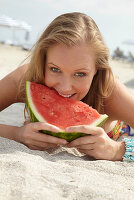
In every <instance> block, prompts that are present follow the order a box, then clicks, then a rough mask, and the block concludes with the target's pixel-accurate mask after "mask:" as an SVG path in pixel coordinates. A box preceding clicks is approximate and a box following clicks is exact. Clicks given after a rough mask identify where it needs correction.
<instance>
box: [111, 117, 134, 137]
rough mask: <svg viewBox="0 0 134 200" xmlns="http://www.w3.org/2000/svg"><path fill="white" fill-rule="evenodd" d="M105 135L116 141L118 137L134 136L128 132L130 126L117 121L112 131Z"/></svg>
mask: <svg viewBox="0 0 134 200" xmlns="http://www.w3.org/2000/svg"><path fill="white" fill-rule="evenodd" d="M107 135H108V136H109V137H110V138H112V139H113V140H118V138H119V137H120V136H134V133H131V132H130V126H129V125H127V124H126V123H125V122H123V121H120V120H118V121H117V123H116V125H115V127H114V128H113V130H111V131H110V132H109V133H107Z"/></svg>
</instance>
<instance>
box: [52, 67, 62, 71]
mask: <svg viewBox="0 0 134 200" xmlns="http://www.w3.org/2000/svg"><path fill="white" fill-rule="evenodd" d="M50 70H51V71H52V72H60V70H59V69H58V68H56V67H50Z"/></svg>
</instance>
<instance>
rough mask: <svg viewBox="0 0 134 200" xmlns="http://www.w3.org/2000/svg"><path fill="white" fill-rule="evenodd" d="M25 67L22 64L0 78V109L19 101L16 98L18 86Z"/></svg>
mask: <svg viewBox="0 0 134 200" xmlns="http://www.w3.org/2000/svg"><path fill="white" fill-rule="evenodd" d="M27 67H28V66H27V65H23V66H21V67H19V68H17V69H16V70H14V71H13V72H11V73H10V74H8V75H7V76H6V77H4V78H3V79H1V80H0V111H2V110H3V109H5V108H7V107H8V106H10V105H11V104H13V103H17V102H20V101H21V100H20V99H17V92H18V86H19V83H20V80H21V79H22V77H23V75H24V73H25V71H26V70H27Z"/></svg>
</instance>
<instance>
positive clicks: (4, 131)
mask: <svg viewBox="0 0 134 200" xmlns="http://www.w3.org/2000/svg"><path fill="white" fill-rule="evenodd" d="M18 132H19V127H17V126H10V125H4V124H0V136H1V137H4V138H8V139H10V140H15V141H16V142H20V141H19V140H20V139H19V135H18Z"/></svg>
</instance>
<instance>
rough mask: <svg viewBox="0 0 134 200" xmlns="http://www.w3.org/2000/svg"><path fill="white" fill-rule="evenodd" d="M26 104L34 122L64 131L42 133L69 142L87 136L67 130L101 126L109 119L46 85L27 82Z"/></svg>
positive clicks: (45, 131)
mask: <svg viewBox="0 0 134 200" xmlns="http://www.w3.org/2000/svg"><path fill="white" fill-rule="evenodd" d="M26 104H27V107H28V110H29V114H30V118H31V121H32V122H47V123H49V124H53V125H55V126H57V127H59V128H60V129H62V130H63V131H61V132H58V133H55V132H51V131H47V130H41V131H42V132H44V133H46V134H49V135H53V136H56V137H60V138H64V139H66V140H67V141H68V142H69V141H72V140H74V139H76V138H78V137H81V136H85V135H86V134H85V133H81V132H79V133H78V132H72V133H67V132H65V131H64V130H65V128H66V127H69V126H77V125H93V126H101V125H102V124H103V123H104V122H105V121H106V120H107V118H108V116H107V115H106V114H104V115H100V114H99V113H98V112H97V111H96V110H95V109H93V108H92V107H90V106H88V105H87V104H85V103H83V102H81V101H76V100H73V99H69V98H65V97H62V96H60V95H59V94H58V93H57V91H55V90H53V89H50V88H48V87H46V86H44V85H41V84H37V83H33V82H29V81H26Z"/></svg>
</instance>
